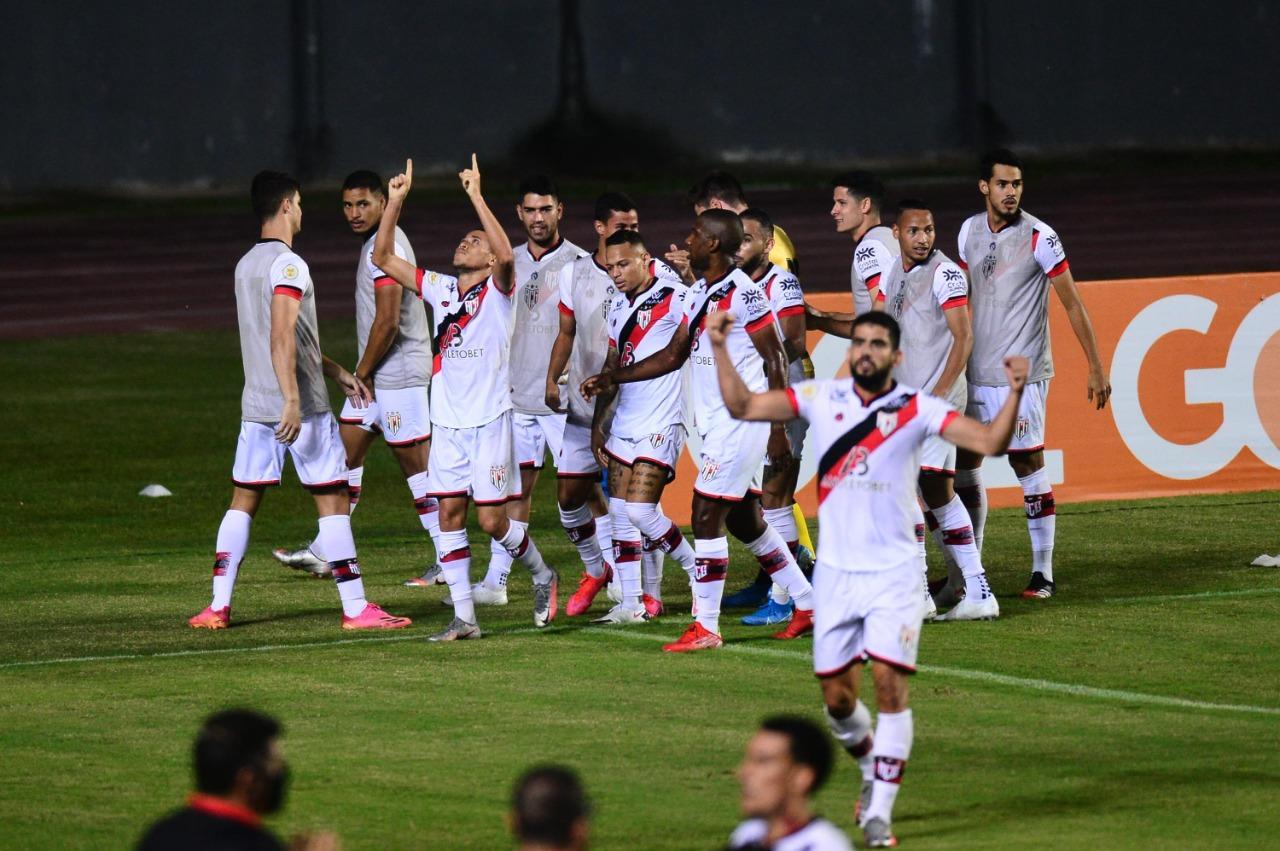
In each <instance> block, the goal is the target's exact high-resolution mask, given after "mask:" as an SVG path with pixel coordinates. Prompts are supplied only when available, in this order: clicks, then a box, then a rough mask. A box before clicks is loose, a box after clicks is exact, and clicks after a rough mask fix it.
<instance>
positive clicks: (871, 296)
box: [831, 171, 898, 313]
mask: <svg viewBox="0 0 1280 851" xmlns="http://www.w3.org/2000/svg"><path fill="white" fill-rule="evenodd" d="M883 204H884V184H882V183H881V182H880V179H879V178H877V177H876V176H875V175H874V174H871V173H870V172H865V171H850V172H846V173H844V174H839V175H836V176H835V177H834V178H833V179H832V181H831V218H832V219H834V220H835V223H836V233H847V234H849V236H850V238H852V239H853V265H852V267H851V268H850V270H849V284H850V286H851V288H852V289H853V312H854V313H866V312H867V311H868V310H871V309H872V306H873V305H874V304H875V297H876V293H877V292H878V290H879V287H880V278H881V276H882V275H883V274H884V273H885V272H886V271H887V270H888V269H890V268H891V267H892V266H893V264H894V263H895V262H896V261H897V259H898V241H897V240H896V239H894V237H893V232H892V231H890V230H889V228H887V227H885V226H884V225H883V224H881V223H880V207H881V206H882V205H883Z"/></svg>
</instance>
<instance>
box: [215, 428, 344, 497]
mask: <svg viewBox="0 0 1280 851" xmlns="http://www.w3.org/2000/svg"><path fill="white" fill-rule="evenodd" d="M286 450H288V452H289V455H290V456H291V457H292V458H293V468H294V469H295V470H297V472H298V479H299V481H301V482H302V486H303V487H307V488H327V487H333V486H334V485H345V484H346V483H347V451H346V450H345V449H343V448H342V436H341V435H340V434H338V422H337V420H335V419H334V418H333V414H331V413H329V412H328V411H325V412H324V413H323V414H313V415H311V416H309V417H307V418H306V419H304V420H303V421H302V430H301V431H300V432H299V433H298V439H297V440H295V441H294V442H293V444H292V445H291V446H285V445H284V444H283V443H281V442H280V441H278V440H276V426H275V424H274V423H272V424H271V425H267V424H266V423H251V422H245V421H241V423H240V439H239V442H238V443H237V444H236V460H235V464H234V465H233V466H232V468H231V481H233V482H235V483H236V484H237V485H242V486H245V487H248V486H250V485H278V484H280V472H281V471H282V470H283V469H284V454H285V451H286Z"/></svg>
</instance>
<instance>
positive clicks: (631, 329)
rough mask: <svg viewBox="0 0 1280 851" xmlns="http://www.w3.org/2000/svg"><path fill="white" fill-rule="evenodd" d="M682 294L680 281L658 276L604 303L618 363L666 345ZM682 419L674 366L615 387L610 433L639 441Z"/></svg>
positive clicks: (678, 318)
mask: <svg viewBox="0 0 1280 851" xmlns="http://www.w3.org/2000/svg"><path fill="white" fill-rule="evenodd" d="M687 295H688V287H686V286H685V285H684V284H683V283H681V282H680V281H679V280H671V279H670V278H668V277H659V278H655V279H654V281H653V283H652V284H651V285H650V286H649V288H648V289H646V290H645V291H644V292H642V293H637V294H636V295H635V296H628V295H626V294H625V293H618V294H617V295H616V296H614V299H613V302H612V303H611V304H610V305H609V345H610V346H612V347H614V348H616V349H617V350H618V365H619V366H630V365H631V364H633V363H636V362H637V361H642V360H644V359H645V358H647V357H649V356H650V355H652V354H654V353H655V352H660V351H662V350H663V349H664V348H666V346H667V343H669V342H671V337H672V335H674V334H675V333H676V330H677V329H678V328H679V327H680V325H681V323H683V322H684V308H685V298H686V296H687ZM681 422H682V419H681V416H680V371H679V370H676V371H675V372H669V373H667V374H666V375H659V376H658V377H657V378H650V379H649V380H648V381H632V382H629V383H626V384H621V385H619V386H618V406H617V408H616V409H615V411H614V415H613V427H612V428H611V429H610V434H612V435H614V436H616V437H620V438H625V439H628V440H639V439H640V438H642V437H647V436H649V435H653V434H658V433H661V432H664V431H666V430H667V429H668V428H670V427H671V426H673V425H678V424H679V423H681Z"/></svg>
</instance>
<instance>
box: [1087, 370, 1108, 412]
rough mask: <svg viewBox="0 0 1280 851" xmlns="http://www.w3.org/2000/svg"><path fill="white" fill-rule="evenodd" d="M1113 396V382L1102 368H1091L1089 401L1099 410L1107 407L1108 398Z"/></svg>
mask: <svg viewBox="0 0 1280 851" xmlns="http://www.w3.org/2000/svg"><path fill="white" fill-rule="evenodd" d="M1109 398H1111V382H1110V381H1109V380H1108V379H1107V374H1106V373H1105V372H1103V371H1102V370H1101V369H1097V370H1093V369H1091V370H1089V401H1090V402H1092V403H1093V404H1094V405H1095V406H1096V407H1097V409H1098V410H1099V411H1101V410H1102V409H1103V408H1105V407H1107V399H1109Z"/></svg>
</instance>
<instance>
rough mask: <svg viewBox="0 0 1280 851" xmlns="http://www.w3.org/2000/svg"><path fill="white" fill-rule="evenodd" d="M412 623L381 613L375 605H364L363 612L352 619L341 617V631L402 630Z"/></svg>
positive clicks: (387, 613)
mask: <svg viewBox="0 0 1280 851" xmlns="http://www.w3.org/2000/svg"><path fill="white" fill-rule="evenodd" d="M412 623H413V621H411V620H409V619H408V618H402V617H397V616H396V615H393V614H391V613H389V612H385V611H383V610H382V607H381V606H379V605H378V604H377V603H366V604H365V607H364V611H363V612H361V613H360V614H358V615H356V616H355V617H354V618H349V617H347V616H346V615H343V616H342V628H343V629H404V628H405V627H406V626H409V625H410V624H412Z"/></svg>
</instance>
